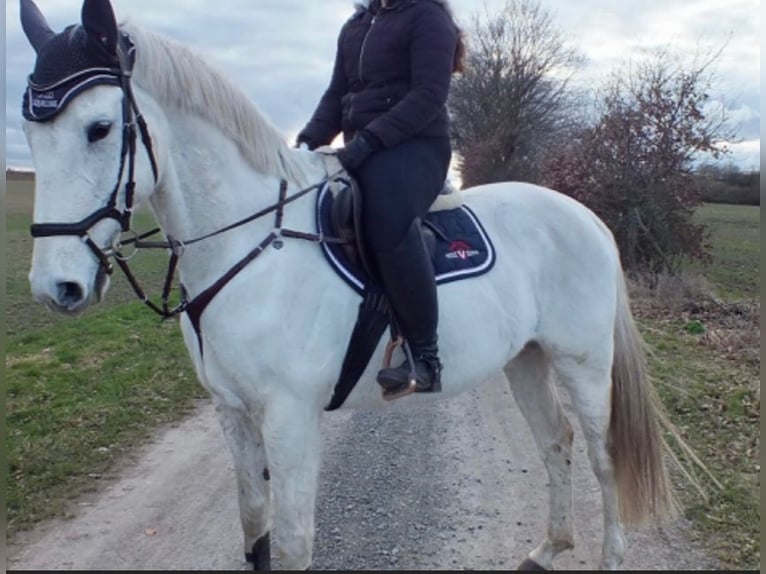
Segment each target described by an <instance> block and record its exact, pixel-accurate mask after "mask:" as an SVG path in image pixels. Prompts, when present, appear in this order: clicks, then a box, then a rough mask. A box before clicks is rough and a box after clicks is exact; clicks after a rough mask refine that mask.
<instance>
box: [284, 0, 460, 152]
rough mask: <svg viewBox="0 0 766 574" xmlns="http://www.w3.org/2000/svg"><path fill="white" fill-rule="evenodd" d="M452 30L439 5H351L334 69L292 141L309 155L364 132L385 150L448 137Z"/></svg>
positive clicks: (415, 1)
mask: <svg viewBox="0 0 766 574" xmlns="http://www.w3.org/2000/svg"><path fill="white" fill-rule="evenodd" d="M457 41H458V28H457V26H456V25H455V23H454V21H453V20H452V16H451V15H450V13H449V12H448V10H447V8H446V0H391V1H390V2H389V6H388V7H386V8H382V7H380V0H372V1H371V2H369V5H368V6H359V7H358V9H357V11H356V13H355V14H354V15H353V16H352V17H351V18H350V19H349V20H348V21H347V22H346V24H345V25H344V26H343V28H342V29H341V32H340V35H339V37H338V48H337V53H336V56H335V67H334V69H333V74H332V79H331V81H330V85H329V87H328V88H327V91H326V92H325V93H324V95H323V96H322V99H321V100H320V102H319V105H318V106H317V109H316V111H315V112H314V115H313V117H312V118H311V120H310V121H309V123H308V124H307V125H306V127H305V128H304V129H303V130H302V131H301V133H300V134H299V135H298V141H299V142H300V141H304V142H306V143H308V144H309V146H310V147H311V148H312V149H313V148H314V147H317V146H320V145H326V144H329V143H330V142H331V141H332V140H333V139H334V138H335V136H336V135H337V134H338V133H340V132H341V131H342V132H343V134H344V137H345V139H346V141H349V140H350V139H351V137H352V136H353V134H354V133H356V131H357V130H361V129H366V130H367V131H369V132H370V133H372V134H373V135H374V136H376V137H377V138H378V140H380V142H381V143H382V144H383V145H384V146H385V147H390V146H393V145H396V144H397V143H399V142H401V141H403V140H406V139H409V138H411V137H414V136H434V137H449V125H448V116H447V108H446V102H447V95H448V92H449V86H450V79H451V76H452V72H453V66H454V57H455V50H456V46H457Z"/></svg>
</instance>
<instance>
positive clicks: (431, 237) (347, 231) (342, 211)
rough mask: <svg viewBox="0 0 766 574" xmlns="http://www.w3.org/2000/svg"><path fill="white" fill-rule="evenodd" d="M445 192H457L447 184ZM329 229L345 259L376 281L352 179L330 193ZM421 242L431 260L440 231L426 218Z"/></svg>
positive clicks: (358, 190)
mask: <svg viewBox="0 0 766 574" xmlns="http://www.w3.org/2000/svg"><path fill="white" fill-rule="evenodd" d="M445 189H447V190H449V191H448V193H457V190H455V189H454V188H453V187H451V186H445ZM442 194H443V195H447V192H442ZM330 225H331V229H330V230H331V232H332V234H333V235H334V236H335V237H338V238H339V239H342V240H343V243H342V246H343V251H344V253H345V255H346V257H347V258H348V261H349V262H351V263H352V264H353V265H355V266H357V267H358V268H359V269H360V270H361V271H362V272H363V273H365V274H366V275H367V276H368V277H369V278H370V279H371V280H372V281H374V282H375V283H380V277H379V274H378V272H377V269H376V267H375V264H374V263H373V259H372V256H371V254H370V253H369V249H368V247H367V245H366V243H365V241H364V230H363V229H362V193H361V190H360V188H359V185H358V184H357V182H356V180H354V179H353V178H350V177H349V178H348V179H347V180H346V185H342V186H338V188H337V189H336V190H335V191H334V192H333V195H332V206H331V207H330ZM420 225H421V227H422V231H423V241H424V243H425V248H426V252H427V253H428V255H429V257H431V258H432V259H433V257H434V254H435V253H436V235H437V234H440V235H443V234H442V233H441V231H439V230H438V229H436V228H435V227H434V226H433V225H431V224H430V223H429V222H428V221H421V222H420Z"/></svg>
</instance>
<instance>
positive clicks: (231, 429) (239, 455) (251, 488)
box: [216, 404, 271, 571]
mask: <svg viewBox="0 0 766 574" xmlns="http://www.w3.org/2000/svg"><path fill="white" fill-rule="evenodd" d="M216 412H217V413H218V419H219V421H220V423H221V428H222V429H223V433H224V436H225V437H226V442H227V443H228V445H229V449H230V450H231V453H232V456H233V458H234V468H235V472H236V476H237V492H238V493H239V518H240V521H241V523H242V532H243V534H244V537H245V560H246V561H247V562H250V563H252V565H253V569H254V570H261V571H265V570H270V569H271V551H270V536H269V530H270V527H269V520H270V517H269V513H270V508H269V504H270V501H269V480H270V476H269V468H268V465H267V462H266V450H265V448H264V445H263V438H262V436H261V432H260V429H259V428H258V426H257V425H256V424H255V422H254V420H253V418H252V415H251V414H250V413H249V412H248V411H247V410H246V409H245V408H244V407H241V408H233V407H230V406H225V405H222V404H218V405H216Z"/></svg>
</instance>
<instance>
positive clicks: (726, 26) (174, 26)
mask: <svg viewBox="0 0 766 574" xmlns="http://www.w3.org/2000/svg"><path fill="white" fill-rule="evenodd" d="M36 1H37V3H38V5H39V6H40V8H41V10H42V11H43V13H44V14H45V15H46V17H47V19H48V21H49V23H50V24H51V26H52V27H53V28H54V29H55V30H60V29H62V28H64V27H65V26H66V25H68V24H71V23H74V22H76V21H77V20H78V19H79V14H80V9H79V3H78V2H76V1H74V0H36ZM112 1H113V6H114V9H115V12H116V14H117V17H118V19H119V20H124V19H129V20H131V21H132V22H134V23H136V24H138V25H141V26H145V27H147V28H150V29H151V30H153V31H155V32H159V33H162V34H164V35H167V36H170V37H172V38H174V39H175V40H177V41H179V42H182V43H184V44H187V45H188V46H190V47H191V48H193V49H194V50H195V51H197V52H198V53H200V54H201V55H203V56H204V57H205V58H206V59H207V60H208V61H210V62H211V63H213V64H214V65H215V66H216V67H218V68H220V69H222V70H223V72H224V74H225V75H226V76H227V77H229V78H231V79H232V80H233V81H234V82H236V83H237V84H238V85H239V86H240V87H241V88H243V89H244V91H245V92H246V93H247V94H249V95H250V96H251V97H252V99H253V101H254V102H256V105H257V106H258V107H259V109H260V110H261V111H262V112H263V113H264V115H266V116H267V117H268V118H269V119H270V120H271V121H272V123H273V124H274V125H275V126H276V127H277V128H278V129H279V130H280V131H281V132H282V133H284V134H285V137H292V136H293V135H294V134H295V133H296V132H297V130H298V129H300V127H302V125H303V124H304V123H305V122H306V120H307V119H308V117H309V116H310V115H311V113H312V111H313V109H314V106H315V105H316V103H317V101H318V100H319V97H320V96H321V94H322V92H323V91H324V89H325V87H326V85H327V82H328V80H329V76H330V72H331V69H332V63H333V58H334V55H335V45H336V38H337V33H338V31H339V29H340V26H341V25H342V23H343V22H344V21H345V20H346V18H348V16H349V15H350V14H351V12H352V11H353V8H352V5H353V0H319V1H310V0H257V2H254V1H253V0H215V3H214V4H213V2H212V1H211V0H112ZM505 3H506V0H483V1H482V2H481V3H479V2H476V0H451V5H452V8H453V12H454V13H455V15H456V17H457V18H458V20H459V21H460V22H461V23H462V24H463V25H464V26H465V27H466V28H470V26H469V24H470V22H471V20H472V18H473V16H474V15H478V14H479V13H485V10H484V8H482V5H483V6H485V7H486V12H487V13H489V14H497V13H498V12H499V11H500V9H501V8H502V7H503V6H504V5H505ZM213 5H214V9H211V6H213ZM543 6H544V8H545V9H547V10H549V11H550V12H551V15H552V17H553V18H554V22H555V24H556V25H557V26H558V27H559V28H560V29H561V30H562V32H563V33H564V34H565V35H567V36H568V37H570V38H571V39H572V42H573V43H574V45H576V46H577V47H578V48H579V49H580V50H581V51H582V52H583V53H584V54H585V55H586V56H587V58H588V62H589V65H588V69H587V75H586V77H585V79H584V81H590V82H592V81H595V80H596V79H598V78H602V77H604V76H605V75H606V74H607V73H608V72H609V71H610V70H612V69H615V68H617V67H619V66H620V65H621V64H622V63H624V62H625V61H626V60H627V59H629V58H630V57H632V56H634V55H636V54H640V53H641V52H642V51H644V50H646V49H647V48H651V47H656V46H657V45H662V44H671V45H672V46H675V47H677V48H679V49H684V50H694V49H696V47H698V46H700V45H708V46H722V45H724V43H726V46H725V49H724V52H723V54H722V56H721V59H720V62H718V66H717V68H718V72H719V78H718V82H717V84H716V87H717V90H718V91H719V92H720V93H721V94H722V95H723V96H724V98H725V101H726V105H727V107H728V108H729V111H730V112H731V113H730V115H732V116H736V117H737V118H738V121H739V124H738V125H739V129H740V130H742V131H741V133H740V136H741V137H742V138H743V139H746V140H748V141H750V140H760V131H759V128H758V130H757V131H756V129H755V126H756V125H757V123H758V120H759V119H760V115H759V109H760V80H759V77H758V76H759V67H760V54H759V52H758V48H759V46H760V37H759V35H760V30H759V22H760V20H759V14H760V4H759V1H758V0H729V1H727V2H725V3H722V2H720V1H719V0H695V2H689V1H688V0H644V1H643V2H641V3H639V4H636V3H628V2H614V1H613V0H581V1H579V2H571V1H569V0H547V1H546V2H545V4H544V5H543ZM33 63H34V53H33V51H32V49H31V48H30V46H29V44H28V43H27V41H26V38H25V37H24V35H23V32H22V31H21V26H20V25H19V17H18V0H11V1H10V2H6V159H7V162H8V164H9V165H26V166H30V165H31V160H30V159H29V152H28V149H27V147H26V143H25V141H24V138H23V134H22V133H21V131H20V129H19V126H20V123H21V116H20V103H21V100H20V98H21V94H22V92H23V89H24V84H25V81H26V77H27V75H28V74H29V73H30V71H31V69H32V66H33ZM748 110H749V111H748ZM748 113H751V114H753V115H752V116H748V117H745V116H746V115H747V114H748Z"/></svg>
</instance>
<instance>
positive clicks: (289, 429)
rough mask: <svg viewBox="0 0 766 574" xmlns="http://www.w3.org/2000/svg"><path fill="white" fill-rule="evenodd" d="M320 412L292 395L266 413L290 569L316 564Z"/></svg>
mask: <svg viewBox="0 0 766 574" xmlns="http://www.w3.org/2000/svg"><path fill="white" fill-rule="evenodd" d="M320 414H321V411H318V410H317V409H315V408H313V406H312V405H310V404H309V403H308V402H305V401H299V400H297V399H295V398H292V397H287V396H283V397H280V398H278V399H275V400H273V401H271V403H270V404H269V406H268V408H267V409H266V411H265V413H264V425H263V434H264V439H265V445H266V452H267V456H268V459H269V467H270V469H271V476H272V481H271V491H272V495H273V498H274V531H275V533H276V538H277V540H278V545H279V557H280V562H281V565H282V567H284V568H285V569H287V570H306V569H307V568H308V567H309V566H310V565H311V557H312V551H313V545H314V505H315V501H316V493H317V487H318V477H319V461H320V450H321V447H322V444H321V436H320V432H319V418H320Z"/></svg>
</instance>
